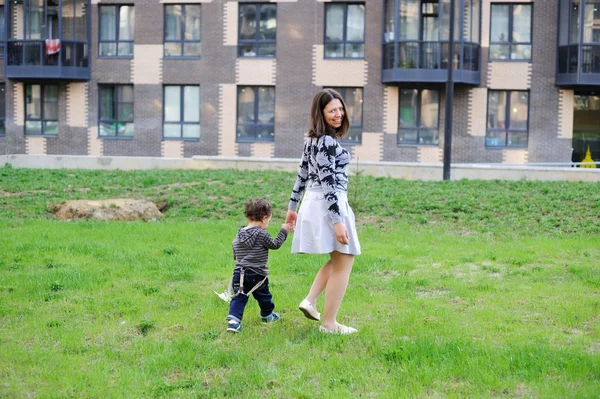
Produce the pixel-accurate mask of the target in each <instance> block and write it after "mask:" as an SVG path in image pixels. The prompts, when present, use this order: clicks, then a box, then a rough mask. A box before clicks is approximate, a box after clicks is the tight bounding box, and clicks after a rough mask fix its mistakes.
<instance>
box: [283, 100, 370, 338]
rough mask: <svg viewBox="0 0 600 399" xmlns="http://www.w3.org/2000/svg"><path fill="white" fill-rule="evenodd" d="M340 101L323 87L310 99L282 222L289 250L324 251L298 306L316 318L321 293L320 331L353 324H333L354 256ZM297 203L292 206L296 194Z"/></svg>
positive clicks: (344, 126) (346, 124) (356, 249)
mask: <svg viewBox="0 0 600 399" xmlns="http://www.w3.org/2000/svg"><path fill="white" fill-rule="evenodd" d="M349 127H350V123H349V122H348V118H347V116H346V105H345V104H344V100H343V99H342V97H341V96H340V94H339V93H338V92H336V91H335V90H331V89H324V90H322V91H320V92H319V93H317V95H316V96H315V97H314V99H313V102H312V107H311V118H310V129H309V132H308V139H307V140H306V141H305V143H304V149H303V150H302V160H301V163H300V168H299V171H298V177H297V178H296V183H295V184H294V188H293V191H292V195H291V198H290V203H289V206H288V212H287V216H286V220H285V222H286V223H290V224H292V225H293V226H294V231H295V233H294V239H293V241H292V252H293V253H314V254H329V260H328V261H327V262H326V263H325V264H324V265H323V266H322V267H321V268H320V269H319V271H318V272H317V275H316V276H315V279H314V281H313V284H312V286H311V288H310V291H309V292H308V295H307V296H306V298H305V299H304V300H303V301H302V302H301V303H300V305H299V308H300V310H301V311H302V312H303V313H304V315H305V316H306V317H308V318H309V319H312V320H321V317H320V316H321V315H320V314H319V312H317V309H316V307H315V304H316V302H317V298H318V297H319V295H320V294H321V293H322V292H323V291H325V307H324V311H323V319H322V321H321V322H322V325H321V326H320V328H319V329H320V330H321V331H322V332H325V333H336V334H352V333H355V332H356V331H357V330H356V329H355V328H352V327H349V326H345V325H342V324H340V323H338V322H337V313H338V309H339V307H340V304H341V303H342V299H343V298H344V294H345V293H346V287H347V286H348V280H349V278H350V272H351V271H352V264H353V263H354V256H355V255H359V254H360V243H359V242H358V236H357V234H356V226H355V220H354V213H353V212H352V209H351V208H350V206H349V205H348V195H347V194H348V166H349V165H350V154H349V153H348V151H346V150H345V149H344V148H342V146H340V144H339V143H338V141H337V140H338V139H339V138H342V137H344V136H345V135H346V134H347V133H348V129H349ZM304 191H306V194H305V195H304V198H303V199H302V206H301V208H300V210H299V212H298V213H297V212H296V210H297V208H298V205H299V203H300V199H301V198H302V194H303V193H304Z"/></svg>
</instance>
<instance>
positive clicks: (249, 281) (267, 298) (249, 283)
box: [227, 269, 275, 322]
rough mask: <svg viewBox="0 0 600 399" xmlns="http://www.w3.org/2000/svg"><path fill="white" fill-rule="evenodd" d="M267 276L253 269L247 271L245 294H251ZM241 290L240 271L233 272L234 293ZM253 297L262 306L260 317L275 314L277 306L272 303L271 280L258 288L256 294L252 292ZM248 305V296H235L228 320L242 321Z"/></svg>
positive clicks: (230, 305)
mask: <svg viewBox="0 0 600 399" xmlns="http://www.w3.org/2000/svg"><path fill="white" fill-rule="evenodd" d="M264 278H265V276H262V275H260V274H257V273H256V272H254V271H252V270H251V269H246V270H245V272H244V292H246V293H247V292H250V290H251V289H252V288H253V287H254V286H255V285H256V284H258V283H259V282H260V281H262V279H264ZM239 290H240V271H239V270H234V271H233V292H234V293H235V294H237V293H238V291H239ZM252 296H254V299H256V300H257V301H258V306H260V315H261V316H262V317H266V316H268V315H270V314H271V313H273V309H275V304H274V303H273V301H272V298H273V295H271V292H270V291H269V279H266V280H265V282H264V283H262V285H261V286H260V287H258V288H257V289H256V290H254V292H252ZM247 303H248V296H247V295H245V294H239V295H235V296H234V297H233V299H232V300H231V303H230V304H229V316H227V320H235V321H238V322H241V321H242V318H243V317H244V308H245V307H246V304H247Z"/></svg>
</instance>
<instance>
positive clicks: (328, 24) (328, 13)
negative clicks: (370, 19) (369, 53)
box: [325, 3, 365, 58]
mask: <svg viewBox="0 0 600 399" xmlns="http://www.w3.org/2000/svg"><path fill="white" fill-rule="evenodd" d="M364 56H365V5H364V4H345V3H336V4H327V5H326V6H325V58H340V57H345V58H364Z"/></svg>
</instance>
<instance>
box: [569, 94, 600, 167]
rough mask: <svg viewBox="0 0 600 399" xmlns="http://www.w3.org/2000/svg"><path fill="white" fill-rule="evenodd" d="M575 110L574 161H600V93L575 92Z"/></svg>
mask: <svg viewBox="0 0 600 399" xmlns="http://www.w3.org/2000/svg"><path fill="white" fill-rule="evenodd" d="M573 112H574V114H573V156H572V161H573V162H590V159H589V157H590V156H591V158H592V159H593V160H594V161H595V162H600V94H585V93H575V106H574V110H573ZM588 149H589V152H590V155H587V152H588ZM586 155H587V156H586Z"/></svg>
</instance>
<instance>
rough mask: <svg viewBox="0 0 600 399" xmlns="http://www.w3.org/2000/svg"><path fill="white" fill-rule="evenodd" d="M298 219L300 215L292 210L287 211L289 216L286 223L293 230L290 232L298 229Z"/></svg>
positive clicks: (286, 217)
mask: <svg viewBox="0 0 600 399" xmlns="http://www.w3.org/2000/svg"><path fill="white" fill-rule="evenodd" d="M297 218H298V213H296V211H292V210H291V209H289V210H288V211H287V215H286V216H285V222H286V223H287V224H289V225H290V226H291V227H292V229H291V230H290V231H294V229H295V227H296V219H297Z"/></svg>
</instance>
